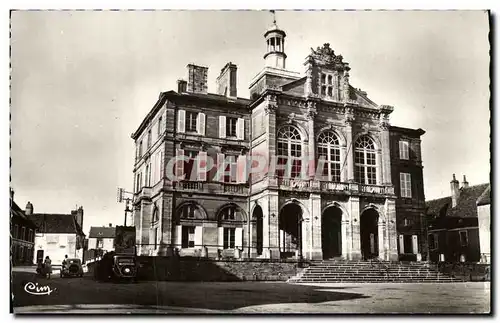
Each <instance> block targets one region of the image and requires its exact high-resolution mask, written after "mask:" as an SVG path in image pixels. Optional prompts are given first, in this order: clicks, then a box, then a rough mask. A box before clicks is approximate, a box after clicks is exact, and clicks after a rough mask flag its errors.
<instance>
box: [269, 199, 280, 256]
mask: <svg viewBox="0 0 500 323" xmlns="http://www.w3.org/2000/svg"><path fill="white" fill-rule="evenodd" d="M267 200H268V214H269V215H268V217H267V221H269V222H268V223H269V224H268V232H267V235H268V241H269V243H268V255H269V258H271V259H279V258H280V253H279V221H278V220H279V199H278V192H269V193H268V195H267Z"/></svg>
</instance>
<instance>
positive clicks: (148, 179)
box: [132, 24, 427, 260]
mask: <svg viewBox="0 0 500 323" xmlns="http://www.w3.org/2000/svg"><path fill="white" fill-rule="evenodd" d="M285 37H286V34H285V32H284V31H283V30H280V29H279V28H278V27H277V25H276V24H273V26H272V27H271V28H270V29H269V30H267V31H266V33H265V34H264V38H265V44H266V45H267V50H266V53H265V55H264V62H265V66H264V67H263V69H262V70H261V71H260V72H259V73H258V74H257V75H256V76H255V78H254V79H253V81H252V82H251V84H250V86H249V88H250V97H251V99H244V98H240V97H238V96H237V90H236V84H237V83H236V81H237V67H236V65H234V64H232V63H228V64H227V65H226V66H225V67H224V68H223V69H222V71H221V73H220V76H219V77H218V78H217V93H216V94H212V93H208V92H207V73H208V68H206V67H201V66H196V65H191V64H190V65H188V80H187V81H183V80H180V81H178V89H177V92H176V91H168V92H163V93H161V94H160V97H159V99H158V101H157V102H156V104H155V105H154V106H153V108H152V110H151V111H150V112H149V113H148V115H147V116H146V118H145V119H144V120H143V121H142V123H141V124H140V126H139V128H138V129H137V130H136V131H135V133H133V134H132V138H133V139H134V140H135V143H136V147H137V153H136V159H135V167H134V193H135V194H134V214H133V218H134V225H135V226H136V228H137V242H138V253H139V254H143V255H169V254H172V253H173V252H175V251H176V250H177V251H178V252H179V254H180V255H181V256H204V257H209V258H218V259H221V258H224V257H236V258H272V259H276V258H295V259H297V258H305V259H331V258H343V259H349V260H351V259H370V258H379V259H381V260H398V259H408V260H410V259H413V260H417V259H424V260H425V259H426V250H427V242H426V235H425V229H424V228H425V223H424V213H425V198H424V188H423V177H422V159H421V150H420V136H422V135H423V134H424V131H423V130H422V129H417V130H414V129H407V128H400V127H395V126H391V125H390V124H389V116H390V114H391V113H392V111H393V107H391V106H388V105H377V104H376V103H374V102H373V101H371V100H370V99H368V97H367V95H366V93H365V92H363V91H361V90H359V89H356V88H354V87H353V86H351V84H350V83H349V73H350V67H349V64H348V63H346V62H345V61H344V60H343V58H342V56H341V55H336V54H335V53H334V51H333V50H332V49H331V48H330V46H329V44H325V45H324V46H323V47H321V48H320V47H318V48H317V49H316V50H312V52H311V54H310V55H309V56H307V57H306V59H305V61H304V66H305V70H306V73H305V76H301V75H300V74H299V73H296V72H293V71H289V70H287V69H286V58H287V55H286V54H285V51H284V48H285ZM264 62H263V63H264ZM257 155H259V156H264V157H265V158H267V159H269V160H272V159H274V158H275V157H276V158H275V160H277V163H278V164H279V166H277V167H276V171H275V172H273V171H267V172H264V171H262V172H260V173H252V174H251V176H250V177H249V178H247V176H246V174H249V173H250V171H249V168H250V167H254V166H255V165H254V164H253V162H251V163H247V156H257ZM176 156H177V157H179V156H184V157H185V161H183V162H177V163H175V164H174V165H173V166H172V163H171V160H173V159H174V158H175V157H176ZM309 156H313V158H312V160H309V159H308V157H309ZM209 158H211V159H212V160H214V163H215V165H214V166H213V167H210V166H212V165H211V164H210V163H207V160H208V159H209ZM320 160H321V161H320ZM270 164H272V163H271V162H270ZM283 164H286V165H287V167H286V169H284V170H283V167H281V165H283ZM207 166H208V167H207ZM245 166H246V167H245ZM318 166H319V167H320V168H319V171H318V172H317V171H316V170H317V167H318ZM169 167H173V168H174V169H172V171H174V172H175V174H176V175H181V174H184V175H185V177H184V179H183V180H180V179H179V178H173V177H172V176H168V174H169V170H170V168H169ZM208 168H210V169H208ZM271 168H272V167H271ZM219 169H223V170H225V171H226V172H225V174H222V176H221V175H220V172H218V170H219ZM193 172H196V174H197V175H196V176H192V175H193V174H192V173H193ZM233 175H234V176H233ZM318 175H321V176H318Z"/></svg>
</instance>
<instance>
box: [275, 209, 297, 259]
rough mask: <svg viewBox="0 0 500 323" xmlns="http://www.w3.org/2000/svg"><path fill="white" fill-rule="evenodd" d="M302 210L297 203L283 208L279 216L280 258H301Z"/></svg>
mask: <svg viewBox="0 0 500 323" xmlns="http://www.w3.org/2000/svg"><path fill="white" fill-rule="evenodd" d="M302 213H303V212H302V208H301V207H300V205H298V204H297V203H289V204H286V205H285V206H283V208H282V209H281V211H280V214H279V248H280V257H281V258H292V257H295V256H298V257H299V258H300V257H302Z"/></svg>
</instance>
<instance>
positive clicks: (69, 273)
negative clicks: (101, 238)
mask: <svg viewBox="0 0 500 323" xmlns="http://www.w3.org/2000/svg"><path fill="white" fill-rule="evenodd" d="M63 277H83V265H82V261H81V260H80V259H76V258H75V259H67V260H66V264H65V265H63V266H62V268H61V278H63Z"/></svg>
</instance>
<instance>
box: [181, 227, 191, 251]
mask: <svg viewBox="0 0 500 323" xmlns="http://www.w3.org/2000/svg"><path fill="white" fill-rule="evenodd" d="M182 248H194V227H185V226H183V227H182Z"/></svg>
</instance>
